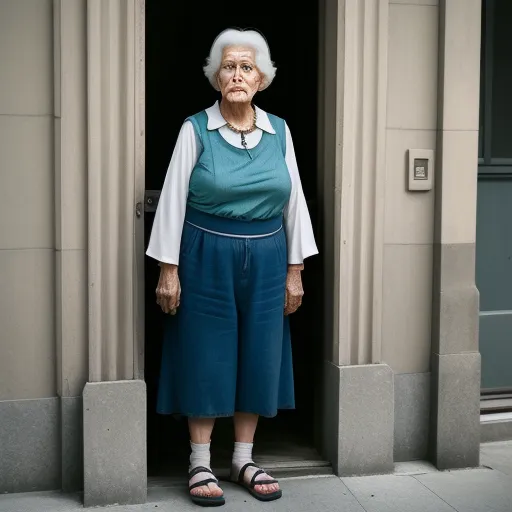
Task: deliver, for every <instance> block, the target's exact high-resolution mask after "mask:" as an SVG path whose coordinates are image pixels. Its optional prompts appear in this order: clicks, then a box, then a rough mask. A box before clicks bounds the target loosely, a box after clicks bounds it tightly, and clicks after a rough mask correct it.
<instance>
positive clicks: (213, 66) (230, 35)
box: [203, 28, 276, 91]
mask: <svg viewBox="0 0 512 512" xmlns="http://www.w3.org/2000/svg"><path fill="white" fill-rule="evenodd" d="M228 46H246V47H249V48H252V49H253V50H254V52H255V54H256V67H257V68H258V69H259V71H260V73H261V74H262V75H263V84H262V87H261V90H263V89H266V88H267V87H268V86H269V85H270V84H271V83H272V80H274V77H275V75H276V68H275V67H274V63H273V62H272V61H271V60H270V49H269V47H268V44H267V41H266V40H265V38H264V37H263V36H262V35H261V34H260V33H259V32H257V31H256V30H240V29H234V28H228V29H226V30H224V31H223V32H221V33H220V34H219V35H218V36H217V37H216V39H215V41H214V42H213V44H212V47H211V49H210V55H209V57H208V58H207V59H206V65H205V66H204V68H203V70H204V74H205V75H206V78H208V80H209V81H210V83H211V84H212V86H213V88H214V89H216V90H217V91H219V90H220V89H219V85H218V83H217V74H218V72H219V70H220V65H221V63H222V53H223V51H224V48H226V47H228Z"/></svg>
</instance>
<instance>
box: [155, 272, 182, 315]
mask: <svg viewBox="0 0 512 512" xmlns="http://www.w3.org/2000/svg"><path fill="white" fill-rule="evenodd" d="M180 296H181V286H180V279H179V277H178V265H170V264H168V263H161V264H160V279H159V280H158V286H157V288H156V303H157V304H158V305H159V306H160V307H161V308H162V311H163V312H164V313H170V314H171V315H175V314H176V309H177V308H178V306H179V305H180Z"/></svg>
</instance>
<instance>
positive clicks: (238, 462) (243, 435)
mask: <svg viewBox="0 0 512 512" xmlns="http://www.w3.org/2000/svg"><path fill="white" fill-rule="evenodd" d="M258 418H259V417H258V415H257V414H248V413H245V412H237V413H235V452H234V453H233V466H235V467H236V468H237V470H238V471H240V469H241V468H242V467H243V466H244V465H245V464H247V463H248V462H252V445H253V442H254V434H255V432H256V427H257V426H258ZM256 471H257V468H254V467H249V468H247V470H246V471H245V474H244V480H246V481H248V482H250V481H251V478H252V476H253V475H254V473H255V472H256ZM268 478H269V476H268V475H259V476H257V477H256V481H258V480H267V479H268ZM254 490H255V491H256V492H259V493H262V494H270V493H273V492H276V491H278V490H279V484H270V485H256V486H255V487H254Z"/></svg>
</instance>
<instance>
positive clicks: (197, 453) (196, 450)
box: [189, 441, 211, 471]
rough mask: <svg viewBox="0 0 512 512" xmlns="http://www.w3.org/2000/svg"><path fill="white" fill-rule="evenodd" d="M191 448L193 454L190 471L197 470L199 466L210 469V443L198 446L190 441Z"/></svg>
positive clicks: (191, 455)
mask: <svg viewBox="0 0 512 512" xmlns="http://www.w3.org/2000/svg"><path fill="white" fill-rule="evenodd" d="M190 448H191V449H192V453H191V454H190V468H189V471H190V470H192V469H194V468H197V467H198V466H203V467H205V468H208V469H211V468H210V443H205V444H196V443H193V442H192V441H190Z"/></svg>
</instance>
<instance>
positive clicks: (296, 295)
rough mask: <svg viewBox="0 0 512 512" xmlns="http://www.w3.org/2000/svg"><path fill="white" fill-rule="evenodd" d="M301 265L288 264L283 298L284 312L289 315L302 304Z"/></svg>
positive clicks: (302, 267)
mask: <svg viewBox="0 0 512 512" xmlns="http://www.w3.org/2000/svg"><path fill="white" fill-rule="evenodd" d="M303 269H304V266H303V265H288V274H287V276H286V292H285V299H284V314H285V315H291V314H292V313H295V311H297V309H299V307H300V305H301V304H302V296H303V295H304V289H303V288H302V277H301V274H300V273H301V270H303Z"/></svg>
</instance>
